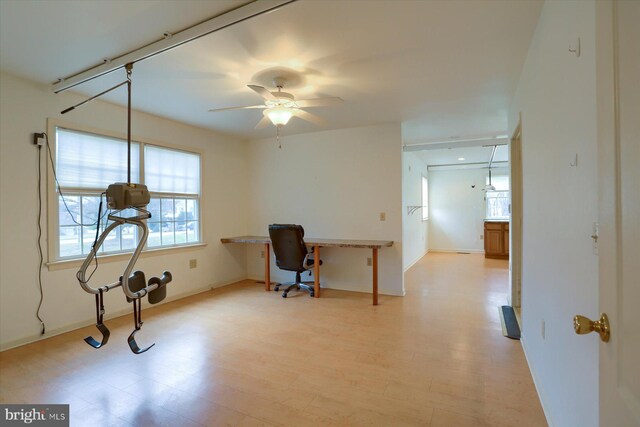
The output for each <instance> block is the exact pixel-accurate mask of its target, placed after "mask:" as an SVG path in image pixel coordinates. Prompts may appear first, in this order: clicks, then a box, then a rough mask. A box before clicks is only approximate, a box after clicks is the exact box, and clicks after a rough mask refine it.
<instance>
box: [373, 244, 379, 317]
mask: <svg viewBox="0 0 640 427" xmlns="http://www.w3.org/2000/svg"><path fill="white" fill-rule="evenodd" d="M372 250H373V305H378V248H373V249H372Z"/></svg>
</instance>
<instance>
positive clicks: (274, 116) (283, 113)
mask: <svg viewBox="0 0 640 427" xmlns="http://www.w3.org/2000/svg"><path fill="white" fill-rule="evenodd" d="M264 114H265V115H266V116H267V117H269V120H271V123H273V125H274V126H284V125H286V124H287V123H289V119H291V116H293V108H287V107H273V108H269V109H267V110H265V111H264Z"/></svg>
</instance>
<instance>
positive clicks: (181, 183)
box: [144, 145, 200, 194]
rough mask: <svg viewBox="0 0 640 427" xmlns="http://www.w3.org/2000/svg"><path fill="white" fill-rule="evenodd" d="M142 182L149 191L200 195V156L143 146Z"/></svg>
mask: <svg viewBox="0 0 640 427" xmlns="http://www.w3.org/2000/svg"><path fill="white" fill-rule="evenodd" d="M144 182H145V184H146V185H147V188H149V191H156V192H162V193H173V194H200V156H199V155H198V154H194V153H187V152H185V151H179V150H172V149H169V148H161V147H156V146H153V145H145V147H144Z"/></svg>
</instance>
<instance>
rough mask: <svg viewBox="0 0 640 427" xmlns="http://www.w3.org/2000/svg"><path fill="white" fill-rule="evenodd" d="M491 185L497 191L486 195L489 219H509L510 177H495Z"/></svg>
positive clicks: (492, 178)
mask: <svg viewBox="0 0 640 427" xmlns="http://www.w3.org/2000/svg"><path fill="white" fill-rule="evenodd" d="M491 184H492V185H493V186H494V187H496V189H495V191H487V192H486V193H485V201H486V209H487V211H486V217H487V219H509V177H508V176H506V175H505V176H493V177H491ZM487 185H489V177H487Z"/></svg>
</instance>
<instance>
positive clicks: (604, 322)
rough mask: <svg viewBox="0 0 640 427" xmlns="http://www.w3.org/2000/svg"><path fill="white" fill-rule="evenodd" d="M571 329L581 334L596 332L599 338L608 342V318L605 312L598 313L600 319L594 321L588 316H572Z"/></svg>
mask: <svg viewBox="0 0 640 427" xmlns="http://www.w3.org/2000/svg"><path fill="white" fill-rule="evenodd" d="M573 329H575V331H576V334H579V335H583V334H588V333H590V332H597V333H598V334H600V339H601V340H602V341H604V342H609V335H610V330H609V318H608V317H607V315H606V314H604V313H602V314H600V319H599V320H596V321H595V322H594V321H593V320H591V319H589V318H588V317H584V316H580V315H577V316H575V317H574V318H573Z"/></svg>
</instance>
